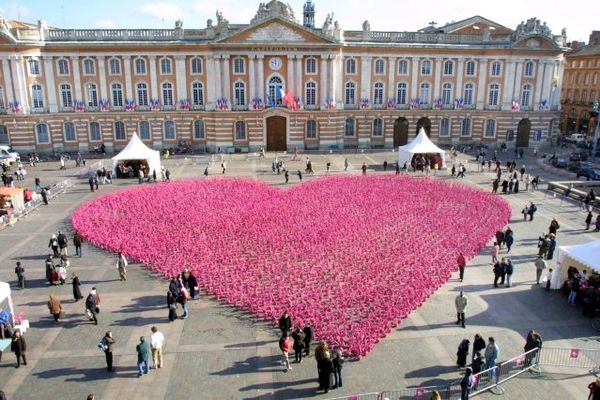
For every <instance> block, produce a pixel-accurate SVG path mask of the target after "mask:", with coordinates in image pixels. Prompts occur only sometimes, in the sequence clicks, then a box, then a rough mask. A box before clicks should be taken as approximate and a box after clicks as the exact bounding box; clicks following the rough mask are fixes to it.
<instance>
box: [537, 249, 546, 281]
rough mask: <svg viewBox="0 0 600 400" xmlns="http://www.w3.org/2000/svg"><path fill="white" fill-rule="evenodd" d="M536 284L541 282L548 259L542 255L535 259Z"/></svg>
mask: <svg viewBox="0 0 600 400" xmlns="http://www.w3.org/2000/svg"><path fill="white" fill-rule="evenodd" d="M534 265H535V284H536V285H539V284H540V278H541V277H542V272H543V271H544V270H545V269H546V266H547V265H546V260H544V258H543V257H542V255H538V257H537V259H536V260H535V263H534Z"/></svg>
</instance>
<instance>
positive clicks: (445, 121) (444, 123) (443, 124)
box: [440, 118, 450, 136]
mask: <svg viewBox="0 0 600 400" xmlns="http://www.w3.org/2000/svg"><path fill="white" fill-rule="evenodd" d="M440 136H450V119H449V118H442V119H441V120H440Z"/></svg>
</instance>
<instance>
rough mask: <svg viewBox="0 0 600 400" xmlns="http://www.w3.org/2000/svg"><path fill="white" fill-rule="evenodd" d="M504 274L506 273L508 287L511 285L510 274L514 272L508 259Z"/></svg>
mask: <svg viewBox="0 0 600 400" xmlns="http://www.w3.org/2000/svg"><path fill="white" fill-rule="evenodd" d="M504 272H505V273H506V287H510V286H511V284H512V274H513V272H514V266H513V264H512V261H511V260H510V258H507V259H506V264H505V267H504Z"/></svg>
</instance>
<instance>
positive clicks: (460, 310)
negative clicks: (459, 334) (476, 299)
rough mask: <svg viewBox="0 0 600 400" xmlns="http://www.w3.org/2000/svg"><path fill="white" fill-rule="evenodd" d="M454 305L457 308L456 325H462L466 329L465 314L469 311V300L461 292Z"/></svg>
mask: <svg viewBox="0 0 600 400" xmlns="http://www.w3.org/2000/svg"><path fill="white" fill-rule="evenodd" d="M454 305H455V307H456V325H459V324H462V327H463V328H464V327H465V312H466V311H467V307H468V305H469V298H468V297H467V296H465V294H464V292H463V291H462V290H461V291H460V293H459V295H458V296H456V298H455V299H454Z"/></svg>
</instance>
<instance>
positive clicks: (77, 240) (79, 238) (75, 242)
mask: <svg viewBox="0 0 600 400" xmlns="http://www.w3.org/2000/svg"><path fill="white" fill-rule="evenodd" d="M82 244H83V237H82V236H81V235H80V234H79V232H75V234H74V235H73V246H75V255H76V256H79V257H82V256H83V253H82V252H81V245H82Z"/></svg>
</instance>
